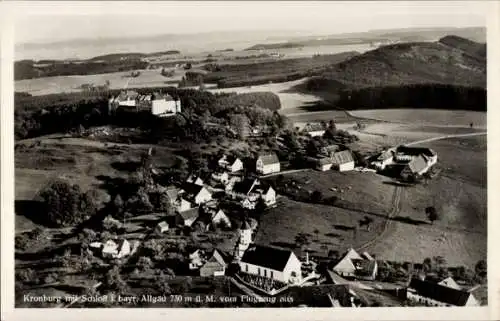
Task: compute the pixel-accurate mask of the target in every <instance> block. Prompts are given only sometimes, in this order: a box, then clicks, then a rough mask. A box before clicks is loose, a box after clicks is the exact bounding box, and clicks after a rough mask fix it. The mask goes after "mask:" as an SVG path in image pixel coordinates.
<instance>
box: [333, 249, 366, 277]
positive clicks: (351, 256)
mask: <svg viewBox="0 0 500 321" xmlns="http://www.w3.org/2000/svg"><path fill="white" fill-rule="evenodd" d="M356 259H358V260H361V259H363V258H362V257H361V255H359V254H358V252H356V251H355V250H354V249H352V248H351V249H349V250H348V251H347V252H346V253H345V254H344V256H342V258H341V259H340V260H339V261H338V262H337V264H335V266H334V267H333V270H334V271H335V270H345V269H349V270H355V269H356V267H355V266H354V263H353V262H352V260H356Z"/></svg>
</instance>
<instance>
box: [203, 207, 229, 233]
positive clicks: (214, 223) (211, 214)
mask: <svg viewBox="0 0 500 321" xmlns="http://www.w3.org/2000/svg"><path fill="white" fill-rule="evenodd" d="M202 212H203V214H202V215H200V220H201V221H202V222H203V223H205V226H206V230H207V231H208V230H209V229H210V228H211V227H223V228H230V227H231V220H230V219H229V217H227V215H226V214H225V213H224V211H222V210H221V209H218V208H217V207H203V211H202Z"/></svg>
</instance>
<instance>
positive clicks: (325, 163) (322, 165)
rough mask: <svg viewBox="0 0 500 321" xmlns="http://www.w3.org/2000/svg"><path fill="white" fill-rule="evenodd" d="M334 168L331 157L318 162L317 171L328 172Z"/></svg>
mask: <svg viewBox="0 0 500 321" xmlns="http://www.w3.org/2000/svg"><path fill="white" fill-rule="evenodd" d="M332 166H333V160H332V159H331V158H329V157H324V158H320V159H318V160H316V169H317V170H319V171H328V170H330V169H331V168H332Z"/></svg>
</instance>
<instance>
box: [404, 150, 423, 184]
mask: <svg viewBox="0 0 500 321" xmlns="http://www.w3.org/2000/svg"><path fill="white" fill-rule="evenodd" d="M429 168H430V165H429V164H428V163H427V161H426V159H425V158H424V156H422V155H419V156H417V157H414V158H413V159H412V160H411V161H410V162H409V163H408V164H406V165H405V166H404V168H403V170H402V171H401V178H403V179H408V178H409V177H411V176H412V175H422V174H424V173H426V172H427V171H428V170H429Z"/></svg>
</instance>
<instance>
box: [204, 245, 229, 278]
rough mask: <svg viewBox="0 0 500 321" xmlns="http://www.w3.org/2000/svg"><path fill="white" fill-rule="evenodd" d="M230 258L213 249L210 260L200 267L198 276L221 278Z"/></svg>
mask: <svg viewBox="0 0 500 321" xmlns="http://www.w3.org/2000/svg"><path fill="white" fill-rule="evenodd" d="M230 262H231V258H230V257H228V255H227V254H226V253H224V252H222V251H220V250H217V249H215V250H214V251H213V252H212V255H211V256H210V258H209V259H208V260H207V261H206V262H205V263H204V264H203V265H202V266H201V267H200V276H204V277H208V276H223V275H224V274H225V273H226V267H227V265H228V263H230Z"/></svg>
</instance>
